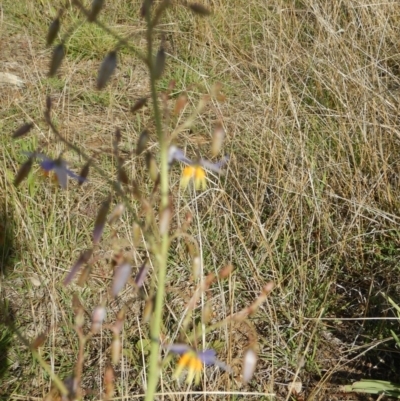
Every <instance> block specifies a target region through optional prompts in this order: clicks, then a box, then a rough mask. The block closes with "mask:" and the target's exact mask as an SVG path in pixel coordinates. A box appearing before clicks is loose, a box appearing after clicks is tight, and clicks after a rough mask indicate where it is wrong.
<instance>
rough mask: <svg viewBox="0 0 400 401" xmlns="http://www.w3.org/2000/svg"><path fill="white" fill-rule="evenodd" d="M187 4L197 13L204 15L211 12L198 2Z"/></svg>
mask: <svg viewBox="0 0 400 401" xmlns="http://www.w3.org/2000/svg"><path fill="white" fill-rule="evenodd" d="M187 6H188V7H189V8H190V9H191V10H192V11H193V12H194V13H195V14H197V15H200V16H201V17H206V16H208V15H210V14H211V11H210V10H209V9H208V8H206V7H204V6H203V5H202V4H199V3H188V4H187Z"/></svg>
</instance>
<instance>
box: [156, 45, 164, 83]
mask: <svg viewBox="0 0 400 401" xmlns="http://www.w3.org/2000/svg"><path fill="white" fill-rule="evenodd" d="M166 58H167V55H166V54H165V50H164V48H163V47H160V49H159V50H158V52H157V56H156V60H155V63H154V79H159V78H161V76H162V74H163V72H164V68H165V60H166Z"/></svg>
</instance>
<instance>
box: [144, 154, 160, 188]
mask: <svg viewBox="0 0 400 401" xmlns="http://www.w3.org/2000/svg"><path fill="white" fill-rule="evenodd" d="M146 165H147V169H148V170H149V174H150V179H151V180H152V181H153V182H156V181H157V178H158V167H157V163H156V160H155V159H154V157H153V155H152V154H151V153H150V152H147V153H146Z"/></svg>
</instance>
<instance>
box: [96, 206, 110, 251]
mask: <svg viewBox="0 0 400 401" xmlns="http://www.w3.org/2000/svg"><path fill="white" fill-rule="evenodd" d="M110 203H111V200H110V198H108V199H107V200H106V201H104V202H103V204H102V205H101V207H100V210H99V212H98V214H97V217H96V221H95V223H94V229H93V244H94V245H96V244H98V243H99V241H100V238H101V235H102V234H103V230H104V226H105V224H106V219H107V214H108V211H109V209H110Z"/></svg>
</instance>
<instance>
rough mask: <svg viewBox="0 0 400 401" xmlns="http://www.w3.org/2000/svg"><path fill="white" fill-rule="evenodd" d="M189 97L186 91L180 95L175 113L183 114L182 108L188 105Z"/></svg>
mask: <svg viewBox="0 0 400 401" xmlns="http://www.w3.org/2000/svg"><path fill="white" fill-rule="evenodd" d="M187 102H188V98H187V96H186V94H185V93H183V94H181V95H179V97H178V99H176V102H175V108H174V114H175V115H176V116H177V115H179V114H181V112H182V110H183V109H184V108H185V106H186V105H187Z"/></svg>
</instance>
